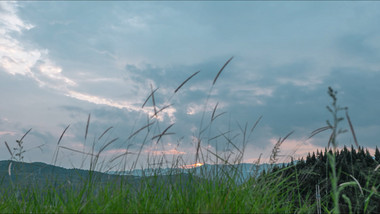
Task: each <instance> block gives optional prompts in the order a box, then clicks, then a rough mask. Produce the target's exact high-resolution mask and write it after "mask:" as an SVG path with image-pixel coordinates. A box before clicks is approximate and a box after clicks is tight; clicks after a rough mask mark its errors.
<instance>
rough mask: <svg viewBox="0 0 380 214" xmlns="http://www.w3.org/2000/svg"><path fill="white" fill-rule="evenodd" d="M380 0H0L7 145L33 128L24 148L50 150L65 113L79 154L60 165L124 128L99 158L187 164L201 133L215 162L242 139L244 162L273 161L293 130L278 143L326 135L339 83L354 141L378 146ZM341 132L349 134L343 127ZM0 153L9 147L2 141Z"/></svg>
mask: <svg viewBox="0 0 380 214" xmlns="http://www.w3.org/2000/svg"><path fill="white" fill-rule="evenodd" d="M379 7H380V4H379V3H377V2H93V3H88V2H47V3H46V2H43V3H42V2H1V3H0V23H1V24H0V87H1V90H0V98H1V100H2V103H4V104H2V105H1V107H0V140H1V141H5V140H6V141H7V142H8V143H10V144H11V145H12V146H13V145H15V144H14V143H11V142H15V140H16V139H19V138H20V137H22V135H23V134H24V133H25V132H26V131H27V130H28V129H29V128H33V129H32V131H31V132H30V135H29V136H27V138H26V139H25V142H26V144H25V146H26V147H28V148H29V149H30V151H28V152H27V153H26V157H27V159H28V160H30V161H44V162H51V160H52V154H53V153H54V151H55V150H56V147H57V142H58V139H59V136H60V135H61V133H62V132H63V130H64V128H65V127H66V126H67V125H69V124H70V128H69V129H68V130H67V132H66V133H65V135H64V137H63V139H62V141H61V142H60V143H61V146H64V147H67V148H71V149H74V150H77V151H82V153H80V152H75V151H72V150H68V149H66V150H65V149H62V150H60V152H61V153H59V156H58V163H59V164H61V165H64V166H70V165H75V166H76V167H78V166H77V165H81V164H80V163H81V162H83V161H84V160H83V159H84V158H85V156H84V155H83V152H84V151H86V152H88V151H92V149H94V151H97V152H98V151H101V150H102V148H103V147H104V146H106V145H107V143H108V142H110V141H111V140H112V139H116V138H117V140H115V141H114V142H113V143H112V144H111V145H107V146H106V148H104V156H102V157H104V158H106V159H107V158H108V160H109V159H110V158H111V159H112V157H115V156H116V157H117V156H119V159H117V160H121V159H122V158H126V159H127V160H128V163H132V162H133V161H134V160H136V159H137V156H138V157H139V159H140V160H142V161H140V162H139V164H140V165H144V162H146V159H147V158H148V157H151V158H153V157H157V158H158V157H159V156H162V155H165V161H166V162H167V163H169V162H173V157H177V156H180V157H182V158H183V159H185V160H186V161H188V162H189V163H187V164H193V162H194V161H195V156H196V153H197V146H198V142H199V140H201V144H200V146H201V148H203V150H204V151H205V152H206V151H207V150H208V151H209V152H208V155H204V157H203V158H204V159H205V160H207V161H209V162H210V161H211V162H212V161H216V159H218V158H216V156H215V155H213V154H212V153H214V154H216V153H218V154H220V155H222V156H223V155H224V156H225V157H226V158H227V157H228V154H233V155H235V156H234V157H239V150H237V149H236V148H235V146H236V147H238V148H242V147H243V146H244V145H246V149H245V154H244V160H245V161H253V160H256V159H257V158H258V157H259V156H260V154H261V153H263V154H264V156H265V157H263V158H264V159H265V160H269V155H270V152H271V150H272V148H273V146H274V144H275V142H277V140H278V139H279V138H280V137H284V136H286V135H287V134H288V133H289V132H291V131H293V130H294V131H295V132H294V134H292V135H291V136H290V137H289V138H288V139H287V141H286V142H285V143H284V144H283V145H282V146H283V148H282V150H281V151H282V152H283V155H284V157H286V156H289V155H293V156H295V157H299V156H302V155H305V154H307V152H312V151H315V150H316V149H321V148H324V147H325V146H327V140H328V133H324V134H321V135H318V136H315V137H314V138H312V139H310V140H306V139H307V137H308V136H309V134H310V133H311V132H312V131H313V130H315V129H317V128H319V127H322V126H325V121H326V120H327V119H329V118H331V115H329V113H328V112H327V110H326V109H325V106H326V105H329V103H330V102H331V100H330V98H329V97H328V95H327V93H326V92H327V87H328V86H332V87H333V88H334V89H336V90H338V92H339V93H338V102H339V103H340V105H342V106H348V107H349V113H350V116H351V120H352V122H353V125H354V127H355V130H356V134H357V137H358V140H359V143H360V144H361V145H362V146H365V147H370V148H373V147H375V146H376V145H377V144H378V139H379V137H380V136H379V134H378V133H380V132H378V130H379V129H380V120H379V117H377V116H376V115H378V112H377V109H379V107H380V102H379V101H378V99H377V97H378V94H379V93H380V88H379V87H378V80H379V79H380V65H379V63H378V60H377V59H378V58H379V57H378V56H379V54H380V46H379V44H378V42H377V41H378V40H379V38H380V32H379V30H378V28H376V26H377V23H378V21H379V19H380V13H379V12H378V11H380V10H379ZM358 11H365V13H363V12H360V13H359V12H358ZM231 56H234V59H233V60H232V61H231V62H230V63H229V64H228V66H227V67H226V68H225V69H224V70H223V72H222V73H221V74H220V76H219V78H218V80H217V82H216V84H215V85H212V83H213V80H214V78H215V76H216V74H217V73H218V72H219V70H220V69H221V67H222V66H223V64H224V63H225V62H226V61H227V60H228V59H229V58H230V57H231ZM196 71H200V72H199V73H198V74H197V75H195V76H194V77H193V78H192V79H190V80H189V81H188V82H187V83H186V84H185V85H183V87H181V89H180V90H178V92H176V93H175V89H176V88H177V87H178V86H179V85H180V84H181V83H182V82H183V81H184V80H186V78H187V77H189V76H190V75H192V74H193V73H194V72H196ZM156 89H157V90H156ZM152 91H154V93H153V96H154V102H153V97H152V96H150V95H151V94H152ZM149 96H150V98H149V99H148V100H147V103H146V104H145V106H144V107H143V108H142V105H143V103H144V101H146V99H147V98H148V97H149ZM216 105H217V108H215V106H216ZM160 109H161V110H162V111H160ZM214 110H215V112H214ZM157 112H159V113H158V114H157V115H156V116H155V113H157ZM343 113H344V112H342V116H344V114H343ZM88 114H91V119H90V125H89V129H88V133H87V134H88V137H86V138H85V135H86V134H85V133H86V122H87V118H88ZM213 114H214V116H216V115H219V116H218V117H216V118H213V117H212V115H213ZM260 116H263V118H262V120H261V121H260V123H259V124H258V126H257V127H256V128H255V129H254V130H253V132H252V134H251V136H250V138H249V139H248V138H247V134H248V131H250V129H249V128H251V127H252V125H253V124H254V123H255V122H256V120H257V119H258V118H259V117H260ZM246 123H247V126H246V125H245V124H246ZM147 124H151V125H149V126H147ZM171 124H174V125H172V126H171ZM110 127H112V128H110ZM245 127H247V129H245ZM108 128H110V129H109V131H107V132H106V133H105V134H104V136H102V137H101V138H100V136H101V135H102V133H104V132H105V130H107V129H108ZM141 128H142V129H141ZM205 128H206V129H205ZM342 128H348V126H347V123H346V121H343V123H342ZM138 130H140V131H138ZM136 132H137V133H136ZM131 135H133V136H132V137H131ZM158 139H159V141H158V143H157V140H158ZM228 139H230V140H231V139H233V140H232V141H229V140H228ZM231 142H232V143H231ZM339 142H340V144H341V145H351V144H353V141H352V138H351V136H350V134H349V133H348V134H345V135H342V136H340V138H339ZM41 145H42V146H41ZM93 145H95V146H94V147H92V146H93ZM3 146H5V145H4V144H3ZM4 148H5V147H4ZM40 149H42V152H41V150H40ZM140 151H141V153H140V155H138V154H139V152H140ZM41 153H42V154H43V155H41ZM123 154H128V156H125V155H124V156H123ZM0 156H1V157H4V158H5V157H8V156H9V154H8V153H7V150H5V149H4V150H3V151H1V152H0ZM229 158H230V157H229ZM231 158H232V156H231ZM264 159H263V160H264ZM151 160H152V159H151ZM154 160H156V159H154ZM157 160H160V159H157ZM87 161H88V160H87ZM283 161H286V160H283ZM85 162H86V161H85ZM110 164H111V165H112V163H110Z"/></svg>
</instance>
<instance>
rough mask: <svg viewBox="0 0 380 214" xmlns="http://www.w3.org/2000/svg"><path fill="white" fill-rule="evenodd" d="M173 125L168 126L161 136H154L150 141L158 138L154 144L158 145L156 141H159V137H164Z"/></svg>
mask: <svg viewBox="0 0 380 214" xmlns="http://www.w3.org/2000/svg"><path fill="white" fill-rule="evenodd" d="M173 125H174V123H172V124H171V125H170V126H168V127H167V128H166V129H165V130H164V131H163V132H162V133H161V134H159V135H156V136H154V137H152V140H154V139H156V138H158V140H157V141H156V144H157V143H158V141H160V139H161V137H162V136H164V135H165V133H166V132H167V131H168V130H169V129H170V128H171V127H172V126H173ZM170 134H173V133H170Z"/></svg>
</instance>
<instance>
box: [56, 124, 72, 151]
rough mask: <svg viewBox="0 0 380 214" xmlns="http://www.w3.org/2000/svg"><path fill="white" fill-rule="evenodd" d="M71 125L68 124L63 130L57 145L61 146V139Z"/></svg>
mask: <svg viewBox="0 0 380 214" xmlns="http://www.w3.org/2000/svg"><path fill="white" fill-rule="evenodd" d="M69 127H70V125H68V126H67V127H66V128H65V130H63V132H62V134H61V136H60V137H59V140H58V142H57V145H58V146H59V144H60V143H61V140H62V138H63V135H64V134H65V132H66V131H67V129H68V128H69Z"/></svg>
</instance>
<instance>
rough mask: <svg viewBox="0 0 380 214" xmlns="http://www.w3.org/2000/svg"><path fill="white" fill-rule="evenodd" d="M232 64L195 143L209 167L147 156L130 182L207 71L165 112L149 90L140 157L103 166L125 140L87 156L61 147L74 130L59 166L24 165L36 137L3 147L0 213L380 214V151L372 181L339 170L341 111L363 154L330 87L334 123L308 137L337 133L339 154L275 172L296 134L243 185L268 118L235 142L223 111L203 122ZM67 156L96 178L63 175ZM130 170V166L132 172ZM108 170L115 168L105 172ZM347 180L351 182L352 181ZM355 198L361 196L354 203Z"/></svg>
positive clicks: (198, 159) (104, 143)
mask: <svg viewBox="0 0 380 214" xmlns="http://www.w3.org/2000/svg"><path fill="white" fill-rule="evenodd" d="M232 59H233V58H232V57H231V58H230V59H228V60H227V61H226V62H225V64H224V65H223V66H222V68H221V69H220V70H219V71H218V72H217V74H216V76H215V78H214V79H213V81H212V84H211V87H210V91H209V94H208V96H207V99H206V103H205V104H204V111H203V113H202V118H201V121H200V125H199V132H198V133H196V134H195V135H194V139H195V148H194V151H195V157H194V162H193V163H198V164H199V166H200V165H202V166H200V167H194V168H191V169H186V170H184V166H186V165H189V163H186V162H185V161H184V160H183V159H182V157H181V156H178V157H176V158H173V159H172V160H168V158H167V157H166V156H165V155H162V156H161V157H157V156H153V155H151V156H149V155H148V157H147V163H148V168H147V169H145V170H144V171H142V175H141V176H134V175H132V174H131V173H128V172H132V171H133V170H134V169H136V168H137V167H138V163H139V162H140V161H142V160H141V159H142V158H143V156H142V153H143V151H144V150H143V149H144V147H145V146H147V145H150V144H155V145H159V144H162V143H163V142H164V141H165V139H166V137H167V136H168V135H175V133H173V132H172V129H173V127H175V125H176V124H175V123H172V124H169V125H168V124H166V125H164V126H163V127H162V123H161V122H160V120H159V117H160V115H161V114H162V113H163V112H164V111H165V109H167V108H169V107H171V106H172V105H173V104H167V103H170V102H169V101H170V100H171V98H172V97H173V96H174V95H176V94H177V93H178V91H179V90H180V89H182V88H183V86H184V85H185V84H186V83H188V82H189V81H190V80H191V79H192V78H194V77H195V76H196V75H197V74H198V73H199V72H200V71H197V72H195V73H193V74H192V75H191V76H189V77H188V78H186V79H185V80H184V81H183V82H182V83H181V84H180V85H179V86H178V87H177V88H176V89H175V90H174V92H173V95H172V96H171V97H170V98H169V101H168V102H166V103H165V104H163V105H160V103H159V102H157V100H156V98H157V96H155V93H156V92H157V90H158V88H155V89H154V88H153V86H152V85H151V90H150V94H149V96H148V97H147V98H146V100H145V102H144V103H143V105H142V108H148V110H150V111H151V114H150V115H148V116H147V121H146V124H145V125H142V126H141V127H138V128H136V129H134V130H131V132H130V134H129V136H126V144H127V145H128V146H127V148H129V146H130V145H132V143H134V142H135V141H137V140H136V139H137V138H138V137H140V138H139V139H143V140H142V143H141V144H140V145H139V146H140V147H139V149H138V150H137V151H133V152H131V151H130V150H128V149H127V150H126V152H125V153H123V154H121V155H118V156H115V157H112V158H111V159H110V160H105V159H103V158H102V153H103V152H104V151H105V150H106V149H107V148H109V147H110V146H112V145H113V144H114V143H115V142H116V141H117V140H118V138H108V137H105V136H106V135H107V133H108V132H109V131H110V130H112V128H113V127H112V126H111V127H109V128H107V129H106V130H104V131H103V133H101V135H100V136H99V137H94V141H93V142H92V146H91V150H90V151H86V150H82V151H80V150H76V149H73V148H69V147H66V146H63V145H61V141H62V139H63V137H64V135H65V133H66V132H67V131H68V129H69V127H70V125H68V126H67V127H66V128H65V129H64V130H63V132H62V134H61V136H60V137H59V140H58V142H57V144H56V145H57V147H56V150H55V152H54V154H53V157H52V163H53V166H51V165H46V164H36V163H32V164H34V165H32V164H30V163H24V162H23V154H24V152H25V149H24V138H25V137H26V136H27V134H28V133H29V132H30V131H31V130H29V131H28V132H26V134H25V135H24V136H23V137H22V138H21V139H20V140H18V141H16V143H17V144H16V147H15V148H13V150H12V149H11V148H10V146H9V144H8V143H7V142H5V145H6V148H7V149H8V151H9V153H10V155H11V160H10V162H6V164H8V166H7V170H5V171H1V172H2V174H1V176H2V177H1V178H0V184H1V187H2V188H1V190H0V192H1V194H0V212H1V213H27V212H28V213H29V212H33V213H79V212H80V213H322V212H323V213H331V212H332V213H340V212H341V211H342V212H346V211H348V212H353V213H358V212H364V213H370V212H373V211H377V209H378V208H377V207H376V206H375V204H376V202H377V201H379V193H378V189H379V184H378V183H376V182H375V181H376V180H378V179H379V173H378V172H379V171H380V170H379V166H380V165H379V161H380V152H378V151H377V150H376V151H377V153H378V154H376V155H377V156H376V157H378V159H376V161H377V162H376V164H377V165H376V166H377V167H374V170H373V172H374V173H372V174H371V173H368V174H364V175H363V174H362V173H359V172H358V170H359V171H360V169H357V170H356V171H355V170H351V171H347V170H346V168H344V169H342V164H343V163H347V162H342V160H343V159H342V158H341V156H339V154H340V153H339V150H338V142H337V136H338V135H339V134H341V133H344V132H345V131H344V130H341V129H339V128H338V124H339V123H340V122H341V121H342V120H343V118H341V117H339V116H338V112H339V111H342V110H345V111H346V119H347V121H348V123H349V126H350V131H351V133H352V135H353V137H354V141H355V143H356V144H357V146H358V143H357V139H356V136H355V133H354V129H353V125H352V123H351V120H350V118H349V116H348V110H347V108H346V107H344V108H341V107H339V106H338V105H337V97H336V95H337V92H336V91H334V90H333V89H332V88H329V90H328V94H329V96H330V97H331V98H332V99H333V103H332V105H331V106H329V107H327V109H328V110H329V112H331V113H332V116H333V120H332V122H330V121H327V126H325V127H322V128H320V129H317V130H315V131H314V132H312V133H311V136H310V137H313V136H314V135H316V134H318V133H320V132H323V131H327V130H331V135H330V139H329V140H328V143H327V147H328V148H329V147H330V145H332V146H333V151H332V150H331V151H330V152H327V153H325V154H326V155H320V154H321V153H319V152H318V151H317V156H315V155H313V156H310V157H308V158H309V159H310V160H309V159H308V160H309V162H306V163H305V162H304V161H303V160H299V161H298V162H297V163H293V162H292V163H290V164H288V165H286V166H285V165H284V166H283V167H280V165H278V161H279V159H278V157H279V153H280V147H281V144H282V143H283V142H284V141H285V140H286V139H287V138H288V137H289V136H290V135H291V134H292V133H293V132H290V133H289V134H288V135H286V136H285V137H284V138H280V139H279V140H278V142H277V143H276V144H275V146H274V148H273V150H272V154H271V155H270V165H269V166H270V167H268V168H266V169H265V170H262V169H261V168H260V167H261V165H260V159H261V155H260V157H259V158H258V160H257V162H256V163H255V164H256V165H255V167H256V169H253V171H255V173H254V174H253V175H251V177H250V178H249V179H248V180H246V179H244V178H243V175H242V165H241V163H242V161H243V157H244V153H245V148H246V145H247V144H248V142H250V140H249V139H250V137H251V135H252V133H253V132H254V130H255V128H256V126H257V125H258V123H259V121H260V120H261V118H262V117H259V118H258V120H257V121H256V122H255V123H254V124H253V125H252V126H249V125H248V124H245V125H244V126H241V125H240V124H239V125H238V128H239V131H240V132H239V133H238V134H237V135H230V134H232V132H233V131H232V130H228V131H226V132H220V133H219V134H217V135H216V136H210V133H211V129H212V128H213V127H214V126H215V121H216V120H218V119H219V118H221V116H222V115H223V114H224V113H225V112H221V113H217V112H218V103H216V105H215V106H213V108H212V109H213V110H212V112H210V117H207V115H206V114H207V111H206V109H208V108H209V99H210V95H211V92H212V90H213V88H214V86H215V84H216V82H217V80H218V78H219V77H220V75H221V74H222V72H223V70H224V69H225V68H226V67H227V65H228V64H229V63H230V62H231V60H232ZM149 101H151V104H152V105H151V106H150V107H148V104H149V103H148V102H149ZM207 118H210V119H207ZM90 123H91V115H89V116H88V119H87V124H86V127H85V135H84V144H86V143H88V142H87V141H88V139H89V138H88V134H89V126H90ZM238 135H239V136H241V138H240V139H241V142H237V140H238V139H239V138H236V137H230V136H238ZM216 139H218V140H219V141H218V142H224V143H225V146H226V147H228V149H229V151H230V153H229V154H225V153H224V154H221V153H219V152H218V151H217V150H216V149H215V150H213V149H211V147H207V146H206V145H207V144H210V143H212V142H214V141H215V140H216ZM220 139H222V140H220ZM139 142H141V141H139ZM99 145H100V146H99ZM62 150H69V151H71V152H75V153H77V154H79V155H82V160H83V161H82V163H81V166H83V165H84V163H85V161H89V163H90V164H89V169H88V170H80V169H72V170H68V169H64V168H60V167H57V166H56V163H57V159H58V156H59V154H60V152H61V151H62ZM326 151H327V150H326ZM351 151H352V152H354V151H355V150H354V149H352V150H351ZM346 153H347V152H346ZM131 155H134V157H135V159H134V161H133V162H132V163H131V164H130V163H128V164H127V161H129V160H130V156H131ZM352 157H353V156H352ZM355 158H356V156H355ZM345 160H346V159H345ZM313 161H314V162H313ZM310 163H311V164H310ZM216 164H217V165H216ZM127 165H130V166H131V167H130V168H127ZM105 166H108V167H109V168H108V169H104V167H105ZM343 166H345V165H343ZM351 166H353V167H358V166H359V165H355V164H352V165H351ZM114 167H119V168H120V170H119V171H118V172H116V173H115V172H114V173H113V174H106V173H101V172H100V171H103V172H104V171H106V172H108V171H112V169H113V168H114ZM353 167H352V168H353ZM31 169H32V170H31ZM37 171H38V173H37ZM144 173H145V174H144ZM358 173H359V174H358ZM315 178H316V179H315ZM342 178H344V179H343V180H342ZM347 178H350V179H351V178H352V179H351V180H347ZM342 181H343V182H342ZM307 184H309V185H307ZM310 185H313V186H310ZM352 192H353V193H354V195H352V194H350V193H352ZM356 196H357V197H356ZM346 205H347V206H346Z"/></svg>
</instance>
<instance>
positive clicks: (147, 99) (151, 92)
mask: <svg viewBox="0 0 380 214" xmlns="http://www.w3.org/2000/svg"><path fill="white" fill-rule="evenodd" d="M157 90H158V88H156V89H154V91H152V92H151V93H150V94H149V96H148V98H146V100H145V102H144V104H143V105H142V106H141V108H144V106H145V104H146V103H147V102H148V100H149V98H150V97H151V96H152V95H153V93H154V92H156V91H157Z"/></svg>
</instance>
